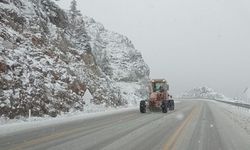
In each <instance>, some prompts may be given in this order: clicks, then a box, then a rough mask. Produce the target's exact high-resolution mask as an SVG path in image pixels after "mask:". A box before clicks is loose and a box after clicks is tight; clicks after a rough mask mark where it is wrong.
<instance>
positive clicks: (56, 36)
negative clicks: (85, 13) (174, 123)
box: [0, 0, 149, 118]
mask: <svg viewBox="0 0 250 150" xmlns="http://www.w3.org/2000/svg"><path fill="white" fill-rule="evenodd" d="M85 22H86V24H85ZM92 29H93V30H92ZM95 36H96V37H95ZM148 75H149V69H148V67H147V65H146V64H145V63H144V61H143V59H142V57H141V54H140V53H139V52H138V51H137V50H135V49H134V47H133V45H132V44H131V42H130V41H129V40H128V39H127V38H125V37H124V36H121V35H119V34H116V33H113V32H109V31H107V30H105V29H104V28H103V26H102V25H101V24H98V23H95V21H93V20H92V22H91V19H86V17H84V18H83V17H82V15H81V14H76V15H74V17H72V14H70V13H69V12H65V11H63V10H62V9H60V8H59V7H58V6H57V5H56V4H55V3H54V2H52V1H50V0H18V1H13V0H1V1H0V116H5V117H9V118H14V117H16V116H27V115H28V110H29V109H31V110H32V115H33V116H43V115H51V116H56V115H57V114H60V113H61V112H68V111H69V110H71V109H76V110H81V111H83V110H84V104H85V99H84V94H85V91H86V90H87V89H88V90H89V92H90V93H91V95H92V96H93V99H92V102H91V103H93V104H102V105H104V106H120V105H125V104H127V103H130V99H128V98H129V96H130V95H132V97H133V99H132V100H134V101H135V103H136V100H138V101H139V100H140V99H141V98H143V96H144V93H145V92H146V90H147V89H146V88H142V87H145V85H146V84H147V83H146V82H147V79H148ZM122 83H124V84H122ZM130 83H131V84H130ZM125 84H126V89H125V88H123V87H124V85H125ZM129 87H131V88H129Z"/></svg>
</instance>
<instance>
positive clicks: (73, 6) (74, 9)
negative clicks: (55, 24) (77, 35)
mask: <svg viewBox="0 0 250 150" xmlns="http://www.w3.org/2000/svg"><path fill="white" fill-rule="evenodd" d="M70 14H71V19H74V18H75V17H76V16H77V15H81V13H80V11H79V10H77V3H76V0H72V1H71V5H70Z"/></svg>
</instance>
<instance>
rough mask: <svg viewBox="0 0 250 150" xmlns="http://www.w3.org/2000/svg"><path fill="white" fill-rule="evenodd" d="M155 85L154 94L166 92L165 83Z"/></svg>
mask: <svg viewBox="0 0 250 150" xmlns="http://www.w3.org/2000/svg"><path fill="white" fill-rule="evenodd" d="M152 85H153V92H160V91H162V90H165V86H164V83H161V82H154V83H152Z"/></svg>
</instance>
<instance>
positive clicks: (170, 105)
mask: <svg viewBox="0 0 250 150" xmlns="http://www.w3.org/2000/svg"><path fill="white" fill-rule="evenodd" d="M169 110H174V100H169Z"/></svg>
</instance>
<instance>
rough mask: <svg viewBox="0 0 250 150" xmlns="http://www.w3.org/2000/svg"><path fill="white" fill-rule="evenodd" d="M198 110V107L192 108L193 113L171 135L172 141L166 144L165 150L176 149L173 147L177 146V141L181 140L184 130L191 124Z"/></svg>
mask: <svg viewBox="0 0 250 150" xmlns="http://www.w3.org/2000/svg"><path fill="white" fill-rule="evenodd" d="M197 110H198V106H197V105H196V106H194V107H193V108H192V111H191V112H190V113H189V115H188V116H187V118H186V119H185V120H184V121H183V122H182V124H181V125H180V126H179V127H178V128H177V130H175V132H174V133H173V134H172V135H171V137H170V139H169V140H168V141H167V142H166V143H165V145H164V147H163V149H164V150H172V149H175V148H173V147H174V145H175V144H176V142H177V139H178V138H179V136H180V135H181V133H182V132H183V130H184V128H185V127H186V126H187V125H188V124H189V123H190V121H191V120H192V118H193V117H194V114H196V112H197Z"/></svg>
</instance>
